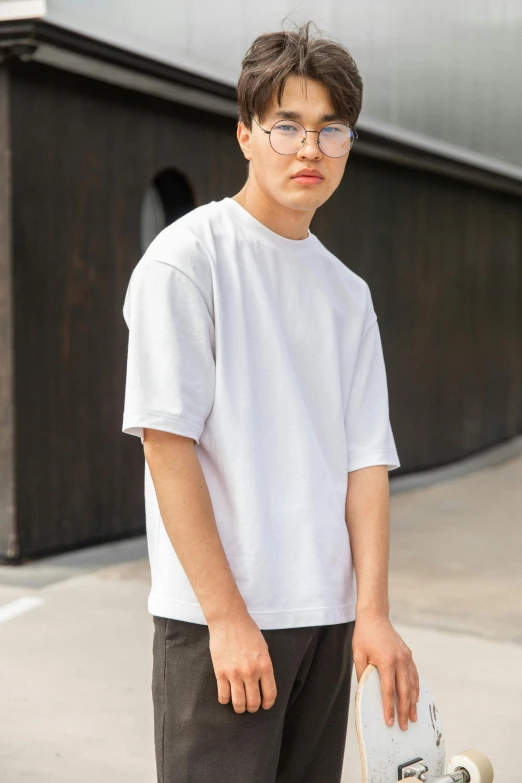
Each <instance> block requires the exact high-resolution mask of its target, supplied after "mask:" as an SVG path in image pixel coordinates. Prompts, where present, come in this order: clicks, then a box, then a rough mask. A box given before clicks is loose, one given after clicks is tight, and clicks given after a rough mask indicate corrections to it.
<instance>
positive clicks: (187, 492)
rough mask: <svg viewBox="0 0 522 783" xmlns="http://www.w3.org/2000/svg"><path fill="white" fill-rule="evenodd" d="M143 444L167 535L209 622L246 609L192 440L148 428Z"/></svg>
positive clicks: (240, 613)
mask: <svg viewBox="0 0 522 783" xmlns="http://www.w3.org/2000/svg"><path fill="white" fill-rule="evenodd" d="M143 447H144V453H145V459H146V460H147V464H148V466H149V469H150V473H151V477H152V481H153V483H154V488H155V491H156V497H157V499H158V506H159V510H160V514H161V518H162V520H163V524H164V525H165V529H166V531H167V535H168V537H169V539H170V542H171V544H172V546H173V548H174V551H175V552H176V555H177V557H178V559H179V561H180V563H181V565H182V567H183V569H184V571H185V573H186V575H187V578H188V580H189V582H190V584H191V586H192V588H193V590H194V592H195V594H196V596H197V598H198V601H199V603H200V605H201V608H202V610H203V613H204V615H205V618H206V620H207V622H208V623H209V625H210V624H211V623H213V622H215V621H217V620H222V619H225V616H227V617H230V618H231V619H232V618H234V617H237V616H240V615H244V614H245V613H246V611H247V609H246V605H245V602H244V600H243V598H242V596H241V594H240V592H239V589H238V587H237V585H236V582H235V580H234V576H233V574H232V571H231V569H230V565H229V563H228V560H227V558H226V554H225V551H224V549H223V545H222V542H221V539H220V536H219V532H218V529H217V525H216V521H215V518H214V511H213V508H212V502H211V499H210V494H209V491H208V486H207V483H206V480H205V476H204V473H203V471H202V469H201V465H200V462H199V459H198V457H197V454H196V450H195V446H194V441H193V440H192V439H191V438H186V437H183V436H180V435H173V434H171V433H165V432H159V431H156V430H146V431H145V437H144V444H143Z"/></svg>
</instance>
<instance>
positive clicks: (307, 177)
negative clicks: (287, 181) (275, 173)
mask: <svg viewBox="0 0 522 783" xmlns="http://www.w3.org/2000/svg"><path fill="white" fill-rule="evenodd" d="M291 179H294V180H295V181H296V182H305V183H307V184H312V183H313V182H322V181H323V177H321V176H320V175H319V174H306V173H302V174H299V173H298V174H294V175H293V177H291Z"/></svg>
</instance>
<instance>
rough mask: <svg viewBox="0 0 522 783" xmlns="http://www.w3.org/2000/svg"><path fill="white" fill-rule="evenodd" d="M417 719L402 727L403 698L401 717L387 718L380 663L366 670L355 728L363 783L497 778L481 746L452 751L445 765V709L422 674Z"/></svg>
mask: <svg viewBox="0 0 522 783" xmlns="http://www.w3.org/2000/svg"><path fill="white" fill-rule="evenodd" d="M419 686H420V695H419V701H418V702H417V720H416V721H410V720H408V729H407V731H403V730H402V729H401V727H400V726H399V722H398V715H397V697H396V698H395V722H394V724H393V726H388V725H387V723H386V721H385V720H384V709H383V701H382V690H381V677H380V674H379V670H378V669H377V667H376V666H373V665H372V664H369V666H367V667H366V669H365V670H364V672H363V674H362V676H361V680H360V682H359V684H358V687H357V693H356V695H355V728H356V730H357V740H358V743H359V754H360V757H361V767H362V779H363V783H397V781H401V780H422V781H424V782H425V783H448V781H452V783H492V781H493V774H494V773H493V767H492V765H491V762H490V760H489V759H488V757H487V756H485V755H484V754H483V753H482V752H481V751H480V750H474V749H469V750H466V751H463V752H462V753H459V754H457V755H456V756H452V758H450V759H449V761H448V762H447V764H446V765H445V752H444V735H443V733H442V726H441V722H440V716H439V711H438V709H437V707H436V706H435V702H434V701H433V699H432V697H431V695H430V692H429V690H428V687H427V685H426V683H425V682H424V680H423V679H422V677H421V676H420V675H419Z"/></svg>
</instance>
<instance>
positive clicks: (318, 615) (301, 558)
mask: <svg viewBox="0 0 522 783" xmlns="http://www.w3.org/2000/svg"><path fill="white" fill-rule="evenodd" d="M309 24H310V23H309ZM309 24H308V25H305V26H303V27H302V28H300V29H299V30H298V31H297V32H276V33H269V34H268V33H267V34H264V35H261V36H259V37H258V38H257V39H256V40H255V41H254V43H253V44H252V46H251V47H250V49H249V51H248V52H247V54H246V56H245V58H244V60H243V69H242V72H241V76H240V79H239V83H238V103H239V123H238V131H237V136H238V141H239V145H240V147H241V150H242V152H243V155H244V156H245V158H246V159H247V160H248V161H249V170H248V179H247V181H246V183H245V185H244V187H243V188H242V189H241V190H240V192H239V193H237V194H236V195H235V196H233V197H232V198H229V197H226V198H224V199H222V200H220V201H212V202H211V203H209V204H205V205H202V206H199V207H197V208H196V209H194V210H193V211H192V212H190V213H189V214H187V215H184V216H183V217H182V218H180V219H178V220H176V221H175V222H174V223H172V224H171V225H170V226H168V227H167V228H165V229H164V230H163V231H161V233H160V234H159V235H158V236H157V237H156V238H155V239H154V241H153V242H152V243H151V244H150V246H149V247H148V249H147V251H146V252H145V254H144V256H143V257H142V259H141V260H140V261H139V263H138V264H137V266H136V267H135V269H134V270H133V273H132V276H131V280H130V283H129V288H128V291H127V296H126V299H125V304H124V315H125V320H126V322H127V324H128V326H129V349H128V365H127V381H126V390H125V410H124V417H123V431H124V432H127V433H130V434H133V435H136V436H138V437H140V438H141V441H142V443H143V447H144V454H145V499H146V517H147V536H148V547H149V555H150V563H151V574H152V589H151V592H150V595H149V601H148V609H149V612H150V613H151V614H152V615H153V621H154V626H155V630H154V642H153V675H152V695H153V705H154V725H155V749H156V760H157V769H158V780H159V781H160V782H161V783H174V782H175V783H189V781H191V783H283V781H284V783H338V781H340V779H341V770H342V762H343V754H344V746H345V739H346V726H347V718H348V701H349V695H350V676H351V671H352V662H353V663H354V664H355V668H356V674H357V676H358V677H360V675H361V673H362V672H363V670H364V668H365V667H366V665H367V664H368V663H369V662H371V663H373V664H375V665H376V666H377V667H378V668H379V670H380V673H381V678H382V683H383V709H384V714H385V718H386V719H387V720H388V721H390V720H392V718H393V715H394V697H395V694H397V695H398V719H399V723H400V725H401V727H402V728H403V729H404V730H407V726H408V719H410V720H415V719H416V702H417V700H418V690H419V686H418V676H417V671H416V667H415V664H414V663H413V660H412V656H411V652H410V650H409V649H408V647H407V646H406V644H405V643H404V642H403V641H402V639H401V638H400V636H399V635H398V634H397V632H396V631H395V630H394V628H393V627H392V625H391V623H390V620H389V616H388V612H389V606H388V596H387V571H388V541H389V484H388V471H389V470H392V469H394V468H397V467H399V464H400V463H399V459H398V456H397V451H396V448H395V443H394V439H393V434H392V430H391V426H390V421H389V413H388V392H387V381H386V372H385V366H384V360H383V354H382V347H381V341H380V334H379V327H378V324H377V316H376V313H375V311H374V308H373V304H372V298H371V294H370V291H369V288H368V285H367V283H366V282H365V281H364V280H363V279H362V278H361V277H359V276H358V275H357V274H356V273H355V272H353V271H352V270H351V269H350V268H348V267H347V266H345V265H344V264H343V263H342V262H341V261H340V260H339V259H337V258H336V257H335V256H334V255H332V253H330V252H329V251H328V250H327V249H326V248H325V247H324V246H323V245H322V244H321V242H320V241H319V240H318V239H317V237H316V236H315V235H314V234H312V233H311V232H310V231H309V228H308V226H309V224H310V221H311V219H312V217H313V215H314V213H315V210H316V209H317V208H318V207H320V206H321V205H322V204H324V203H325V201H327V199H328V198H329V197H330V196H331V194H332V193H333V192H334V191H335V189H336V188H337V187H338V185H339V183H340V181H341V178H342V176H343V173H344V169H345V166H346V162H347V159H348V154H349V150H350V147H351V144H352V140H353V138H354V130H353V129H354V125H355V122H356V120H357V118H358V115H359V112H360V108H361V96H362V82H361V78H360V76H359V73H358V71H357V68H356V65H355V63H354V62H353V60H352V58H351V57H350V55H349V53H348V52H347V51H346V50H345V49H344V48H343V47H342V46H341V45H339V44H338V43H336V42H334V41H330V40H328V39H325V38H322V37H317V38H313V37H311V36H310V35H309ZM356 580H357V581H356ZM352 656H353V657H352ZM260 707H261V708H262V709H260Z"/></svg>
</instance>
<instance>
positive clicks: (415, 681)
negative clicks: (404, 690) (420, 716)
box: [409, 660, 420, 721]
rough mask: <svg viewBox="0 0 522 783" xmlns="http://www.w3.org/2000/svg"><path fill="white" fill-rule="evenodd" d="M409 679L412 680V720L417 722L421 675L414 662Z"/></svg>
mask: <svg viewBox="0 0 522 783" xmlns="http://www.w3.org/2000/svg"><path fill="white" fill-rule="evenodd" d="M409 678H410V691H411V696H410V720H413V721H415V720H417V702H418V701H419V698H420V685H419V673H418V671H417V667H416V666H415V664H414V662H413V660H412V661H411V662H410V666H409Z"/></svg>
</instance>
